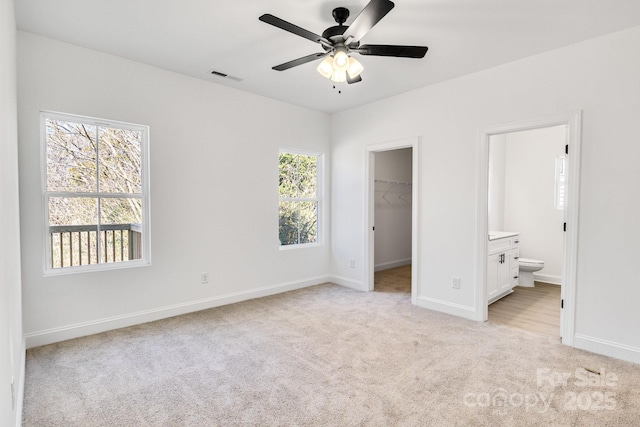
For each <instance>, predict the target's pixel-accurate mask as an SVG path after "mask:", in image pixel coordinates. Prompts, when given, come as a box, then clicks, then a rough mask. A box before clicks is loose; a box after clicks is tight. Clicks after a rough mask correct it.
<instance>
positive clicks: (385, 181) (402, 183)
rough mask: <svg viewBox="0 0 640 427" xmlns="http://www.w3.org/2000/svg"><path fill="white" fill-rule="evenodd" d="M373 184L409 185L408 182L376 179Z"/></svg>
mask: <svg viewBox="0 0 640 427" xmlns="http://www.w3.org/2000/svg"><path fill="white" fill-rule="evenodd" d="M375 182H383V183H385V184H400V185H411V183H410V182H403V181H392V180H389V179H376V180H375Z"/></svg>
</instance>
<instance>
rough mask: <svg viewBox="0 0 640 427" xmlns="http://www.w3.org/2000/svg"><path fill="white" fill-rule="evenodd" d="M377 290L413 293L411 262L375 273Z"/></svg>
mask: <svg viewBox="0 0 640 427" xmlns="http://www.w3.org/2000/svg"><path fill="white" fill-rule="evenodd" d="M373 287H374V291H375V292H394V293H395V292H402V293H407V294H411V264H409V265H403V266H402V267H397V268H390V269H388V270H382V271H378V272H376V273H375V275H374V278H373Z"/></svg>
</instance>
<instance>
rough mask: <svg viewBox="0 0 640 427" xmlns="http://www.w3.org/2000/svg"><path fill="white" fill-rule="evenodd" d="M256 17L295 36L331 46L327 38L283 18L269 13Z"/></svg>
mask: <svg viewBox="0 0 640 427" xmlns="http://www.w3.org/2000/svg"><path fill="white" fill-rule="evenodd" d="M258 19H259V20H261V21H262V22H266V23H267V24H271V25H273V26H274V27H278V28H281V29H283V30H285V31H289V32H290V33H293V34H295V35H297V36H300V37H304V38H305V39H308V40H311V41H312V42H315V43H326V44H327V45H329V46H331V42H329V40H327V39H325V38H323V37H322V36H319V35H317V34H315V33H312V32H311V31H308V30H305V29H304V28H300V27H298V26H297V25H293V24H292V23H290V22H287V21H285V20H284V19H280V18H278V17H276V16H273V15H271V14H269V13H265V14H264V15H262V16H261V17H260V18H258Z"/></svg>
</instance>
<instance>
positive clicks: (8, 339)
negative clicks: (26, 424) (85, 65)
mask: <svg viewBox="0 0 640 427" xmlns="http://www.w3.org/2000/svg"><path fill="white" fill-rule="evenodd" d="M15 32H16V22H15V17H14V9H13V1H11V0H0V236H2V245H0V425H3V426H12V425H15V426H17V425H20V421H21V420H20V418H21V412H22V389H23V376H24V344H23V339H22V303H21V298H20V234H19V229H20V220H19V211H18V134H17V104H16V34H15ZM12 382H13V389H14V393H13V394H14V397H13V399H12V393H11V383H12Z"/></svg>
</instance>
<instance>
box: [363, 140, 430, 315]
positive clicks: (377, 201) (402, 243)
mask: <svg viewBox="0 0 640 427" xmlns="http://www.w3.org/2000/svg"><path fill="white" fill-rule="evenodd" d="M418 142H419V139H418V138H417V137H416V138H407V139H403V140H397V141H390V142H386V143H381V144H373V145H369V146H367V148H366V150H367V155H366V163H367V164H366V168H365V171H366V177H365V182H366V187H367V188H366V192H365V195H366V200H365V206H366V209H365V227H366V229H365V245H364V246H365V256H364V257H363V259H364V260H365V265H364V270H365V271H364V273H365V274H364V283H365V285H366V287H367V289H368V290H369V291H373V290H374V289H375V273H376V270H377V271H382V270H388V271H389V272H391V270H392V269H396V268H397V269H399V270H397V271H396V272H395V273H397V276H398V277H405V278H406V276H407V275H408V273H409V272H410V277H411V302H412V303H413V304H415V302H416V298H417V296H416V293H417V281H418V263H417V259H418V241H417V236H418V220H417V219H418V177H419V174H418ZM407 162H409V164H410V171H407V168H406V165H407ZM403 165H404V167H403ZM376 209H378V218H376ZM383 209H384V210H383ZM401 217H402V218H404V220H403V221H404V222H405V224H402V223H400V222H399V219H400V218H401ZM377 219H379V220H380V221H381V222H380V225H378V223H376V220H377ZM407 221H408V222H409V224H406V222H407ZM408 225H410V226H408ZM381 227H384V229H383V228H381ZM377 234H380V240H381V241H382V242H385V241H386V242H387V245H386V247H381V246H380V245H378V247H377V250H376V235H377Z"/></svg>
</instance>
